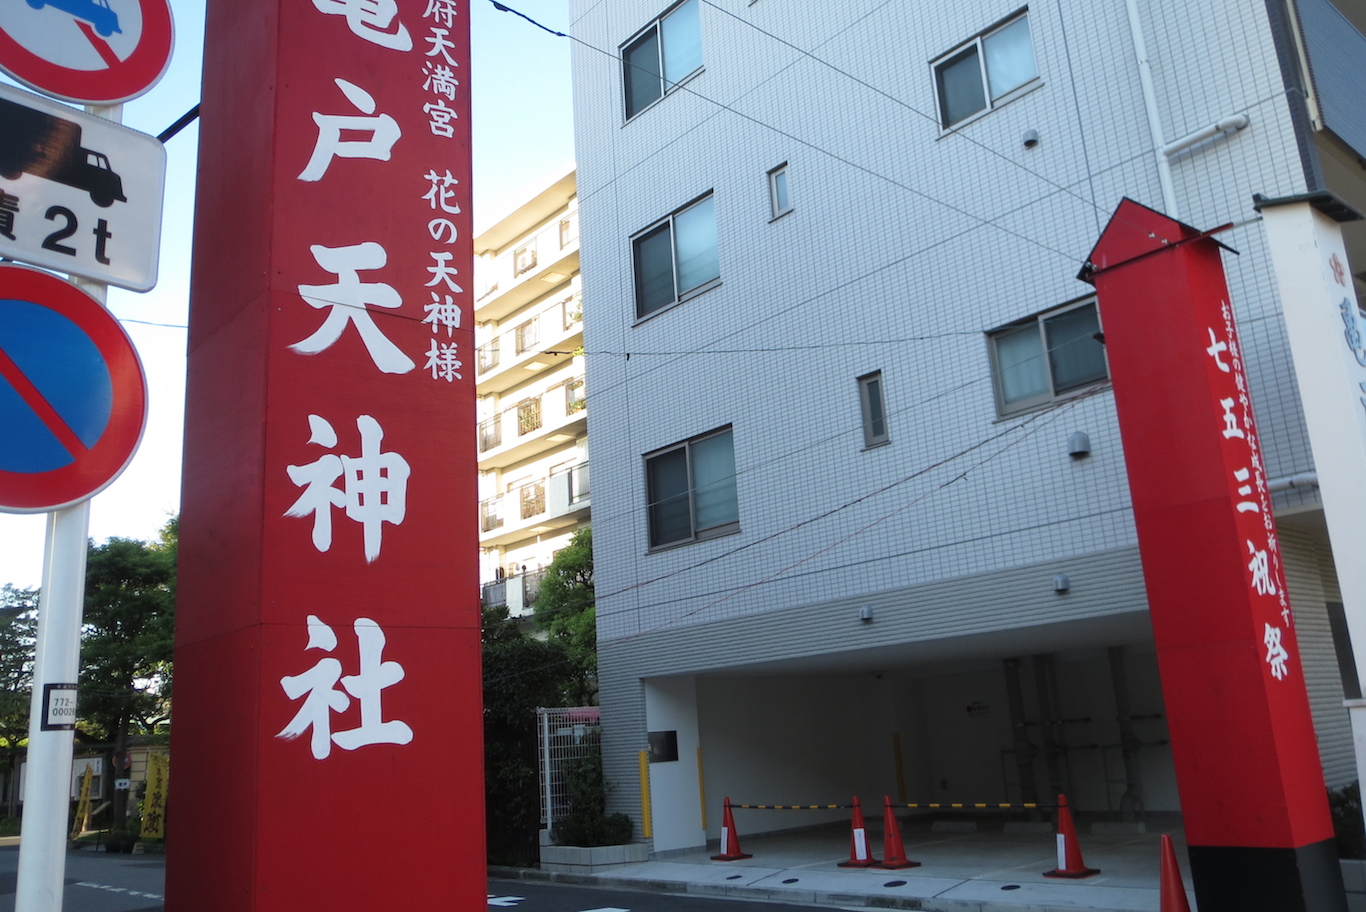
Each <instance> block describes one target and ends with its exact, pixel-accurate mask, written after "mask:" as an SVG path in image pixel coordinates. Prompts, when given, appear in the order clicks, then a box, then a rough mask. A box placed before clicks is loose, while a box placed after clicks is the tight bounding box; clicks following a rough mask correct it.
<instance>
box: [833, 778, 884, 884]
mask: <svg viewBox="0 0 1366 912" xmlns="http://www.w3.org/2000/svg"><path fill="white" fill-rule="evenodd" d="M875 864H877V859H876V858H874V857H873V853H872V852H871V851H869V849H868V831H867V830H866V829H864V826H863V809H862V808H861V807H859V804H858V796H857V795H855V796H854V817H853V819H852V820H851V821H850V830H849V860H848V861H841V862H840V864H839V866H840V867H841V868H871V867H872V866H873V865H875Z"/></svg>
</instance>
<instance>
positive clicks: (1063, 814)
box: [1043, 795, 1100, 879]
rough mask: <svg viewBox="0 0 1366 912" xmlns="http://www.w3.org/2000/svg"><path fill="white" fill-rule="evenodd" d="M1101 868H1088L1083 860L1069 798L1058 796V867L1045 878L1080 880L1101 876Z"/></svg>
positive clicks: (1045, 872) (1045, 874)
mask: <svg viewBox="0 0 1366 912" xmlns="http://www.w3.org/2000/svg"><path fill="white" fill-rule="evenodd" d="M1099 873H1100V869H1099V868H1088V867H1087V866H1086V862H1084V861H1082V860H1081V844H1080V843H1079V842H1077V828H1076V827H1074V826H1073V825H1072V812H1071V811H1069V810H1068V809H1067V796H1066V795H1059V796H1058V866H1057V867H1056V868H1054V869H1053V870H1052V871H1044V872H1043V876H1044V877H1070V878H1073V879H1079V878H1082V877H1090V876H1091V875H1093V874H1099Z"/></svg>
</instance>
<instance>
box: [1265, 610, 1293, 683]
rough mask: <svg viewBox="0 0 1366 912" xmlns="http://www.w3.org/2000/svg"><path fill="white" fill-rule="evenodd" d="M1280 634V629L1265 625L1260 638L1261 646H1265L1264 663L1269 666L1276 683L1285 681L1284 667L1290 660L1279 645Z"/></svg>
mask: <svg viewBox="0 0 1366 912" xmlns="http://www.w3.org/2000/svg"><path fill="white" fill-rule="evenodd" d="M1281 634H1282V632H1281V628H1279V627H1272V626H1271V625H1270V624H1267V625H1266V633H1265V635H1264V636H1263V637H1262V644H1263V645H1265V646H1266V663H1267V664H1268V665H1270V666H1271V676H1272V677H1273V678H1275V679H1276V680H1277V681H1282V680H1284V679H1285V674H1286V667H1285V665H1286V662H1287V661H1289V659H1290V653H1288V652H1286V650H1285V647H1284V646H1282V645H1281Z"/></svg>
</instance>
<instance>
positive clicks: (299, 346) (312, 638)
mask: <svg viewBox="0 0 1366 912" xmlns="http://www.w3.org/2000/svg"><path fill="white" fill-rule="evenodd" d="M468 24H469V22H468V11H467V8H466V3H465V0H398V2H393V0H388V2H386V0H379V2H347V0H311V2H308V0H305V2H290V3H285V2H281V0H211V2H210V3H209V6H208V21H207V33H206V47H205V58H204V89H203V101H202V125H201V133H200V144H199V148H200V164H199V190H198V199H197V212H196V231H195V242H194V275H193V280H192V290H191V315H190V341H189V365H190V366H189V385H188V390H187V406H186V410H187V414H186V432H185V434H186V445H185V473H184V477H185V481H184V490H183V499H182V511H183V512H182V515H181V526H180V532H181V538H180V575H179V600H178V607H177V618H176V621H177V629H176V723H175V737H174V742H173V747H174V750H175V753H176V782H175V797H174V799H173V802H172V805H171V808H172V809H171V811H170V815H171V816H170V826H171V828H172V829H173V830H174V831H175V835H174V838H173V839H172V841H171V844H170V856H169V859H168V868H167V887H166V907H167V909H168V910H171V912H213V910H222V912H244V910H262V912H264V910H278V912H298V910H300V909H327V910H329V912H346V910H357V912H359V910H367V912H369V910H373V909H433V908H441V909H476V908H482V907H483V906H484V904H485V902H486V896H487V894H486V892H485V865H484V844H483V832H484V824H483V806H482V805H483V802H482V795H483V783H482V775H481V769H482V738H481V732H482V721H481V705H480V695H481V687H480V669H479V598H478V577H477V561H476V555H477V533H476V528H475V516H476V503H477V500H476V490H475V478H476V474H475V463H474V456H475V446H474V439H473V435H474V427H475V421H474V378H473V371H472V357H471V356H472V354H473V351H472V327H473V321H472V312H471V302H470V298H469V295H468V294H467V293H466V292H465V290H464V289H465V288H468V287H470V282H471V281H472V278H473V277H472V276H471V274H470V270H471V257H472V253H471V236H470V222H469V209H470V206H469V197H468V191H469V188H470V168H469V154H470V150H469V104H468V95H467V87H468V78H467V77H468V60H469V32H468ZM466 365H470V367H467V366H466Z"/></svg>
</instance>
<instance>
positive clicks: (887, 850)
mask: <svg viewBox="0 0 1366 912" xmlns="http://www.w3.org/2000/svg"><path fill="white" fill-rule="evenodd" d="M877 867H879V868H888V869H889V870H890V869H896V868H918V867H920V862H918V861H911V860H910V859H908V858H907V857H906V847H905V846H904V845H902V842H901V828H900V827H899V826H897V825H896V814H895V813H893V811H892V799H891V798H890V797H888V796H887V795H883V796H882V863H881V864H879V865H877Z"/></svg>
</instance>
